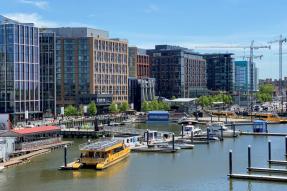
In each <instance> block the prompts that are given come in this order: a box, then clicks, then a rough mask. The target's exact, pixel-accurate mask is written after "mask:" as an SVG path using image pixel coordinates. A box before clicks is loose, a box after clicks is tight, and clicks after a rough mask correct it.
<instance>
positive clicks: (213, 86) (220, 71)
mask: <svg viewBox="0 0 287 191" xmlns="http://www.w3.org/2000/svg"><path fill="white" fill-rule="evenodd" d="M232 55H233V54H231V53H225V54H224V53H223V54H221V53H219V54H205V55H203V57H204V59H205V60H206V64H207V88H208V89H209V90H212V91H226V92H229V93H233V90H234V79H235V72H234V59H233V58H232Z"/></svg>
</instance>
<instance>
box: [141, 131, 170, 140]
mask: <svg viewBox="0 0 287 191" xmlns="http://www.w3.org/2000/svg"><path fill="white" fill-rule="evenodd" d="M147 138H148V140H149V141H150V142H157V141H170V140H171V139H172V133H171V132H163V131H150V130H149V131H147V132H145V133H144V141H147Z"/></svg>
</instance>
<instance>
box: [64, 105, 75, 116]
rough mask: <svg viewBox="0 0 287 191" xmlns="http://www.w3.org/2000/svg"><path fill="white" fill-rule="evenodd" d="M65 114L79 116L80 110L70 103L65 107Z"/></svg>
mask: <svg viewBox="0 0 287 191" xmlns="http://www.w3.org/2000/svg"><path fill="white" fill-rule="evenodd" d="M64 112H65V116H77V115H78V110H77V108H76V107H74V106H72V105H68V107H66V108H65V111H64Z"/></svg>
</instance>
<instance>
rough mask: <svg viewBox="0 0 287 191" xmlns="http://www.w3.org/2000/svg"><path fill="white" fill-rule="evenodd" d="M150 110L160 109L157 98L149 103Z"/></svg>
mask: <svg viewBox="0 0 287 191" xmlns="http://www.w3.org/2000/svg"><path fill="white" fill-rule="evenodd" d="M149 108H150V110H159V104H158V101H157V100H152V101H151V102H150V104H149Z"/></svg>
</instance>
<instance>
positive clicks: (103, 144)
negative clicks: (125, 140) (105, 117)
mask: <svg viewBox="0 0 287 191" xmlns="http://www.w3.org/2000/svg"><path fill="white" fill-rule="evenodd" d="M121 142H122V141H121V140H115V139H113V140H105V141H97V142H93V143H86V144H83V145H80V147H81V148H80V150H92V151H99V150H105V149H107V148H109V147H112V146H114V145H116V144H118V143H121Z"/></svg>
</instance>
